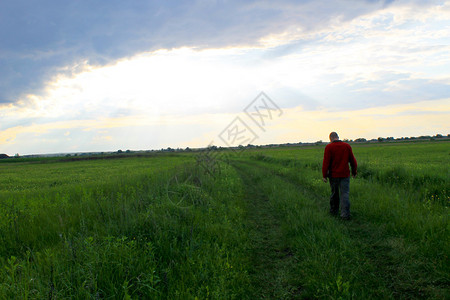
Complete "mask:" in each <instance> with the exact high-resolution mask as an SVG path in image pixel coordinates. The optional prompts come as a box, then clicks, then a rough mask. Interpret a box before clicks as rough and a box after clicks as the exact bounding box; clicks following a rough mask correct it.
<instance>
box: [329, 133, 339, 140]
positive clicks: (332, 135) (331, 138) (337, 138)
mask: <svg viewBox="0 0 450 300" xmlns="http://www.w3.org/2000/svg"><path fill="white" fill-rule="evenodd" d="M337 140H339V136H338V134H337V133H336V132H334V131H333V132H332V133H330V142H334V141H337Z"/></svg>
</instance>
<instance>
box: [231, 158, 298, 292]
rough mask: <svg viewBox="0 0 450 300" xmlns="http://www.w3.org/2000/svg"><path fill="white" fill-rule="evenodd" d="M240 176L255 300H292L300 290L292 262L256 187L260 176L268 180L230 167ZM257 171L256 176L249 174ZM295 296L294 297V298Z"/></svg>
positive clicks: (273, 216) (245, 167) (272, 214)
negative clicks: (244, 200) (252, 267)
mask: <svg viewBox="0 0 450 300" xmlns="http://www.w3.org/2000/svg"><path fill="white" fill-rule="evenodd" d="M233 166H234V167H235V168H236V170H237V171H238V173H239V175H240V176H241V178H242V180H243V183H244V186H245V188H246V190H245V199H246V201H247V203H248V216H247V220H248V226H249V232H250V233H249V238H250V240H251V241H250V245H251V248H250V249H249V252H250V257H251V262H252V265H253V266H254V269H253V270H252V271H251V272H250V275H251V277H252V284H253V287H254V289H255V297H256V298H257V299H295V298H298V296H299V294H298V293H299V291H300V288H299V287H298V284H296V283H295V282H296V281H298V280H296V274H295V270H294V268H295V266H296V259H295V257H294V256H293V254H292V252H291V250H290V249H289V248H287V247H286V246H285V245H284V242H283V236H282V232H281V228H280V223H279V217H280V216H277V215H276V213H275V212H274V211H273V210H272V207H271V204H270V202H269V199H268V197H267V196H266V195H265V194H264V192H263V190H262V188H261V186H260V183H259V181H260V178H261V176H271V175H270V174H269V173H261V172H260V170H255V169H253V170H250V169H249V168H248V165H244V164H240V163H239V162H235V163H233ZM252 171H257V172H252ZM296 296H297V297H296Z"/></svg>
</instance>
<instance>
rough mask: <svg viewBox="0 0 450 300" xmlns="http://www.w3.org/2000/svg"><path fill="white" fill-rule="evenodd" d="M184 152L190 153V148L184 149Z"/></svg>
mask: <svg viewBox="0 0 450 300" xmlns="http://www.w3.org/2000/svg"><path fill="white" fill-rule="evenodd" d="M184 151H186V152H191V151H192V150H191V148H189V147H186V149H184Z"/></svg>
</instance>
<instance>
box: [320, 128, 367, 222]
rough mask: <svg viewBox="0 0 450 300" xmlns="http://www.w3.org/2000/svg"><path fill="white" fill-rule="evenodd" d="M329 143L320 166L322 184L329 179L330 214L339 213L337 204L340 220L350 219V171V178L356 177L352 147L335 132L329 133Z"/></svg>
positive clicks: (355, 164) (355, 163)
mask: <svg viewBox="0 0 450 300" xmlns="http://www.w3.org/2000/svg"><path fill="white" fill-rule="evenodd" d="M330 142H331V143H329V144H328V145H327V146H326V147H325V153H324V156H323V164H322V176H323V182H325V183H326V182H327V178H330V186H331V197H330V213H331V214H332V215H337V214H338V212H339V202H340V205H341V218H342V219H346V220H348V219H350V200H349V192H350V169H349V167H348V164H349V163H350V166H351V167H352V176H353V178H354V177H355V176H356V169H357V166H358V165H357V162H356V159H355V156H354V155H353V151H352V147H351V146H350V145H349V144H347V143H344V142H342V141H340V140H339V136H338V134H337V133H336V132H332V133H330Z"/></svg>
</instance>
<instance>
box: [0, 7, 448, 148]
mask: <svg viewBox="0 0 450 300" xmlns="http://www.w3.org/2000/svg"><path fill="white" fill-rule="evenodd" d="M255 5H256V4H255ZM267 5H269V4H266V6H267ZM305 5H306V4H305ZM305 5H300V6H298V7H297V6H295V4H290V6H291V10H289V11H291V14H287V15H286V18H287V19H289V20H290V21H289V22H290V23H289V25H286V24H287V23H283V26H282V27H283V28H282V29H280V28H278V27H276V26H275V25H273V26H274V30H273V31H268V33H267V34H260V36H259V38H258V39H257V40H256V42H253V43H245V42H242V43H236V42H233V43H230V45H221V46H214V47H206V46H205V45H204V44H202V45H201V46H199V47H196V46H195V45H194V46H193V45H190V46H188V45H184V46H183V45H181V46H180V47H175V48H170V49H168V48H167V49H159V50H152V51H140V52H139V53H133V55H129V56H127V57H126V58H119V59H117V60H114V61H110V62H109V63H108V64H106V65H100V64H91V63H90V62H89V60H84V61H81V62H77V63H76V64H73V65H67V66H66V67H65V68H66V69H67V70H70V72H68V73H67V72H65V71H64V72H61V73H59V74H58V75H56V76H53V77H52V78H53V79H52V80H51V81H50V82H48V83H47V84H46V85H45V86H43V88H42V89H41V90H42V92H41V93H37V92H36V93H30V94H28V95H26V97H23V98H22V100H20V101H16V102H14V103H7V104H4V105H3V106H0V118H1V122H0V130H1V131H0V152H6V153H16V152H23V153H44V152H72V151H91V150H92V151H95V150H98V151H106V150H117V149H118V148H131V149H150V148H161V147H168V146H170V147H177V146H180V147H186V146H189V147H196V146H205V145H207V144H208V143H209V142H210V141H211V139H214V136H217V134H218V133H219V132H220V131H221V130H222V129H223V128H224V127H225V126H226V125H227V124H228V122H230V121H231V120H232V119H233V116H236V115H238V114H239V113H240V112H241V111H242V109H243V108H244V107H245V106H246V105H247V104H248V103H249V102H250V101H252V100H253V99H254V97H255V96H256V95H257V94H258V93H259V92H260V91H265V92H266V93H267V94H268V95H269V96H270V97H272V98H273V99H274V100H276V102H277V104H278V105H279V106H280V107H282V108H283V110H285V111H286V112H288V113H287V114H286V117H283V118H282V120H280V121H279V122H278V123H276V124H275V125H273V127H271V128H270V130H268V131H267V134H265V135H264V137H263V136H261V139H260V140H259V141H260V143H275V142H276V143H282V142H292V141H299V140H302V141H311V140H316V139H320V137H323V136H326V135H327V134H328V132H329V131H330V130H331V129H334V130H339V129H337V128H336V126H338V127H340V128H342V130H341V131H343V132H347V137H348V138H356V137H366V138H372V137H378V136H387V135H390V136H409V135H419V134H435V133H444V134H446V133H448V130H449V126H448V122H445V120H446V119H448V117H449V110H450V103H449V98H448V97H449V95H450V72H449V71H448V70H450V55H449V54H450V2H439V3H438V2H437V3H436V4H434V5H426V6H424V5H419V4H415V3H412V2H407V1H400V2H397V3H394V4H392V5H388V6H384V7H382V8H379V7H378V8H375V7H373V8H367V7H366V8H365V9H363V8H362V6H361V7H355V8H353V9H354V10H355V12H350V11H347V12H346V13H345V14H337V15H335V14H333V13H330V14H326V13H324V15H330V16H331V15H332V16H333V17H332V18H331V19H330V20H328V21H327V26H312V24H314V22H313V21H311V22H310V23H308V22H306V21H302V22H299V23H298V24H296V23H295V22H294V21H293V20H294V19H295V18H293V17H292V16H298V15H301V14H305V11H308V9H310V10H314V9H317V7H312V6H308V5H306V6H305ZM361 5H362V4H361ZM367 5H369V4H367ZM373 5H375V4H373ZM266 6H264V5H263V6H261V5H256V6H254V7H252V6H248V7H246V9H249V10H251V9H255V7H257V9H258V10H259V9H263V10H267V9H269V8H268V7H266ZM269 6H270V5H269ZM375 6H376V5H375ZM282 7H283V8H282V9H283V10H284V9H286V11H288V7H289V6H288V5H287V4H284V6H282ZM273 9H275V8H273ZM348 9H349V10H350V8H348ZM364 10H366V12H365V13H361V11H364ZM301 11H302V12H301ZM356 11H358V13H356ZM303 16H304V15H303ZM344 16H352V17H344ZM271 22H274V23H273V24H276V22H275V21H274V20H271ZM279 22H281V21H279ZM280 24H282V22H281V23H280ZM307 24H310V25H311V26H309V27H308V26H307ZM280 26H281V25H280ZM236 34H239V32H236ZM0 56H1V53H0ZM419 112H420V113H419ZM336 118H337V119H336ZM306 129H307V130H306ZM44 141H45V142H44Z"/></svg>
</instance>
